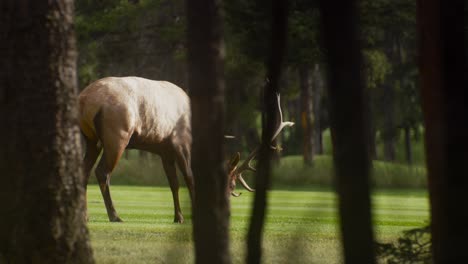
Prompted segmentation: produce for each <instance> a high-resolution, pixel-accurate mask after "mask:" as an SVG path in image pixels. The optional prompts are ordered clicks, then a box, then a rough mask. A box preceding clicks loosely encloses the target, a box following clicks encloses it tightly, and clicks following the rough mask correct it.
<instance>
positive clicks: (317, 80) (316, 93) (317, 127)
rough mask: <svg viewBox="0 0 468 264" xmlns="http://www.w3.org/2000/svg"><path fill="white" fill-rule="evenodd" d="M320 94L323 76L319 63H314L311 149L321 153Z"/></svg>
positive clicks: (321, 93) (315, 152) (321, 92)
mask: <svg viewBox="0 0 468 264" xmlns="http://www.w3.org/2000/svg"><path fill="white" fill-rule="evenodd" d="M322 95H323V76H322V72H321V70H320V65H319V64H315V67H314V71H313V75H312V109H313V118H314V120H313V130H314V132H313V133H312V134H313V138H314V139H313V140H314V143H313V146H314V147H313V149H314V154H319V155H321V154H323V141H322V140H323V138H322V123H321V122H322V121H321V118H320V117H321V116H322V114H321V111H323V110H322Z"/></svg>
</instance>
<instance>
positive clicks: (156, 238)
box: [88, 185, 428, 263]
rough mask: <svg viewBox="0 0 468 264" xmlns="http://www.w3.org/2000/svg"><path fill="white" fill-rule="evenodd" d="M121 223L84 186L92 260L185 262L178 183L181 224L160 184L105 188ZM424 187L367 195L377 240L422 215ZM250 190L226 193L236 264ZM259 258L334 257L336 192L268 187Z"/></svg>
mask: <svg viewBox="0 0 468 264" xmlns="http://www.w3.org/2000/svg"><path fill="white" fill-rule="evenodd" d="M112 195H113V199H114V202H115V205H116V209H117V211H118V212H119V214H120V216H121V217H122V219H123V220H124V221H125V222H124V223H109V222H108V220H107V215H106V213H105V207H104V204H103V201H102V198H101V194H100V192H99V190H98V187H97V186H95V185H90V186H89V187H88V208H89V217H90V221H89V224H88V225H89V229H90V233H91V241H92V246H93V249H94V255H95V258H96V260H97V263H193V244H192V242H191V233H192V230H191V217H190V207H189V206H188V204H189V198H188V193H187V191H186V189H184V188H182V189H181V193H180V196H181V202H182V212H183V213H184V216H185V218H186V223H185V224H182V225H180V224H174V223H172V220H173V206H172V196H171V193H170V190H169V188H168V187H135V186H112ZM426 196H427V195H426V193H425V192H424V191H417V190H404V189H399V190H396V189H392V190H385V191H378V192H377V193H375V194H374V195H373V204H374V219H373V220H374V225H375V233H376V237H377V239H378V240H379V241H386V242H388V241H395V240H396V239H397V237H398V236H400V235H401V233H400V232H401V231H403V230H406V229H410V228H414V227H420V226H423V225H425V224H426V222H427V220H428V203H427V197H426ZM252 198H253V195H252V194H251V193H245V192H244V193H243V194H242V196H241V197H239V198H232V199H231V206H232V216H231V227H230V235H231V251H232V256H233V262H234V263H244V256H245V246H246V238H245V235H246V230H247V227H248V222H249V215H250V205H251V202H252ZM269 205H270V206H269V209H268V216H267V223H266V226H265V234H264V244H263V245H264V254H265V255H264V263H339V262H340V259H341V257H340V256H341V254H340V243H339V233H338V222H337V210H336V197H335V195H334V193H333V192H331V191H329V190H328V189H327V188H312V189H310V190H308V191H305V190H302V191H287V190H281V191H279V190H276V191H272V192H270V193H269Z"/></svg>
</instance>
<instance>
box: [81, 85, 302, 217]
mask: <svg viewBox="0 0 468 264" xmlns="http://www.w3.org/2000/svg"><path fill="white" fill-rule="evenodd" d="M78 100H79V125H80V129H81V132H82V134H83V136H84V139H85V144H86V153H85V157H84V170H85V184H86V185H87V182H88V179H89V176H90V174H91V170H92V168H93V167H94V164H95V163H96V161H97V159H98V157H99V154H100V153H101V151H102V152H103V153H102V156H101V159H100V160H99V162H98V165H97V167H96V169H95V174H96V178H97V180H98V184H99V188H100V190H101V194H102V197H103V199H104V203H105V206H106V210H107V215H108V217H109V221H111V222H121V221H122V219H121V218H120V217H119V216H118V214H117V212H116V210H115V208H114V204H113V201H112V198H111V194H110V186H109V184H110V179H111V173H112V171H113V170H114V168H115V166H116V165H117V163H118V161H119V159H120V157H121V156H122V154H123V152H124V150H125V149H140V150H144V151H149V152H152V153H155V154H158V155H159V156H161V160H162V164H163V168H164V171H165V173H166V177H167V179H168V181H169V185H170V188H171V191H172V198H173V202H174V222H176V223H183V221H184V218H183V215H182V212H181V209H180V203H179V194H178V191H179V182H178V179H177V174H176V164H177V166H178V167H179V169H180V171H181V172H182V174H183V176H184V179H185V182H186V185H187V187H188V190H189V193H190V197H191V199H192V201H193V198H194V195H195V194H194V181H193V174H192V169H191V145H192V134H191V109H190V100H189V97H188V96H187V94H186V93H185V92H184V91H183V90H182V89H181V88H180V87H178V86H176V85H175V84H172V83H170V82H166V81H153V80H148V79H144V78H140V77H107V78H103V79H100V80H97V81H95V82H93V83H91V84H90V85H88V86H87V87H86V88H85V89H84V90H83V91H82V92H81V93H80V95H79V97H78ZM278 110H279V116H280V126H279V127H278V129H277V131H276V132H275V133H274V136H273V138H272V140H274V139H275V138H276V136H278V134H279V133H280V132H281V130H282V129H283V127H285V126H291V125H292V124H293V123H292V122H283V121H282V114H281V108H280V98H279V95H278ZM257 152H258V148H256V149H255V150H254V151H253V152H252V153H251V154H250V155H249V156H248V158H247V159H246V160H245V161H244V162H243V163H242V165H240V166H237V164H238V162H239V159H240V155H239V154H238V153H237V155H234V157H233V159H232V160H231V162H230V163H229V168H228V169H229V186H228V190H229V191H230V192H231V194H232V195H233V196H239V194H236V193H235V192H234V188H235V185H236V181H237V180H239V181H240V182H241V184H242V185H243V186H244V187H245V188H246V189H247V190H248V191H254V190H253V189H252V188H250V187H249V186H248V185H247V183H246V182H245V181H244V179H243V178H242V172H244V171H245V170H247V169H249V170H252V171H254V170H255V169H254V168H253V167H252V166H251V161H252V160H253V159H254V158H255V156H256V154H257ZM85 188H86V186H85Z"/></svg>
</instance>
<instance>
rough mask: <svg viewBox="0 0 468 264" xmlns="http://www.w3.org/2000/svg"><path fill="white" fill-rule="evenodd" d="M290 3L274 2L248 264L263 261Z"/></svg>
mask: <svg viewBox="0 0 468 264" xmlns="http://www.w3.org/2000/svg"><path fill="white" fill-rule="evenodd" d="M287 8H288V6H287V1H285V0H275V1H273V2H272V18H273V20H272V39H271V50H270V54H269V61H268V65H267V67H268V81H267V83H266V85H265V92H264V97H263V104H264V109H265V112H264V115H263V119H262V121H263V122H262V142H261V145H260V151H259V158H258V167H257V173H256V177H255V199H254V204H253V209H252V218H251V220H250V226H249V232H248V234H247V243H248V248H247V263H248V264H254V263H255V264H258V263H261V259H262V234H263V227H264V223H265V214H266V208H267V190H268V188H269V187H270V174H271V158H272V155H273V153H272V149H271V138H272V137H273V133H274V130H275V126H276V125H277V124H276V122H277V115H278V109H277V101H276V94H277V93H278V92H279V90H278V87H279V82H280V78H281V71H282V64H283V57H284V52H285V46H286V31H287V21H288V20H287V16H288V14H287Z"/></svg>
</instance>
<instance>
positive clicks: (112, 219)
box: [109, 216, 123, 222]
mask: <svg viewBox="0 0 468 264" xmlns="http://www.w3.org/2000/svg"><path fill="white" fill-rule="evenodd" d="M109 220H110V221H111V222H123V220H122V219H120V217H118V216H114V217H112V218H110V219H109Z"/></svg>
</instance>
